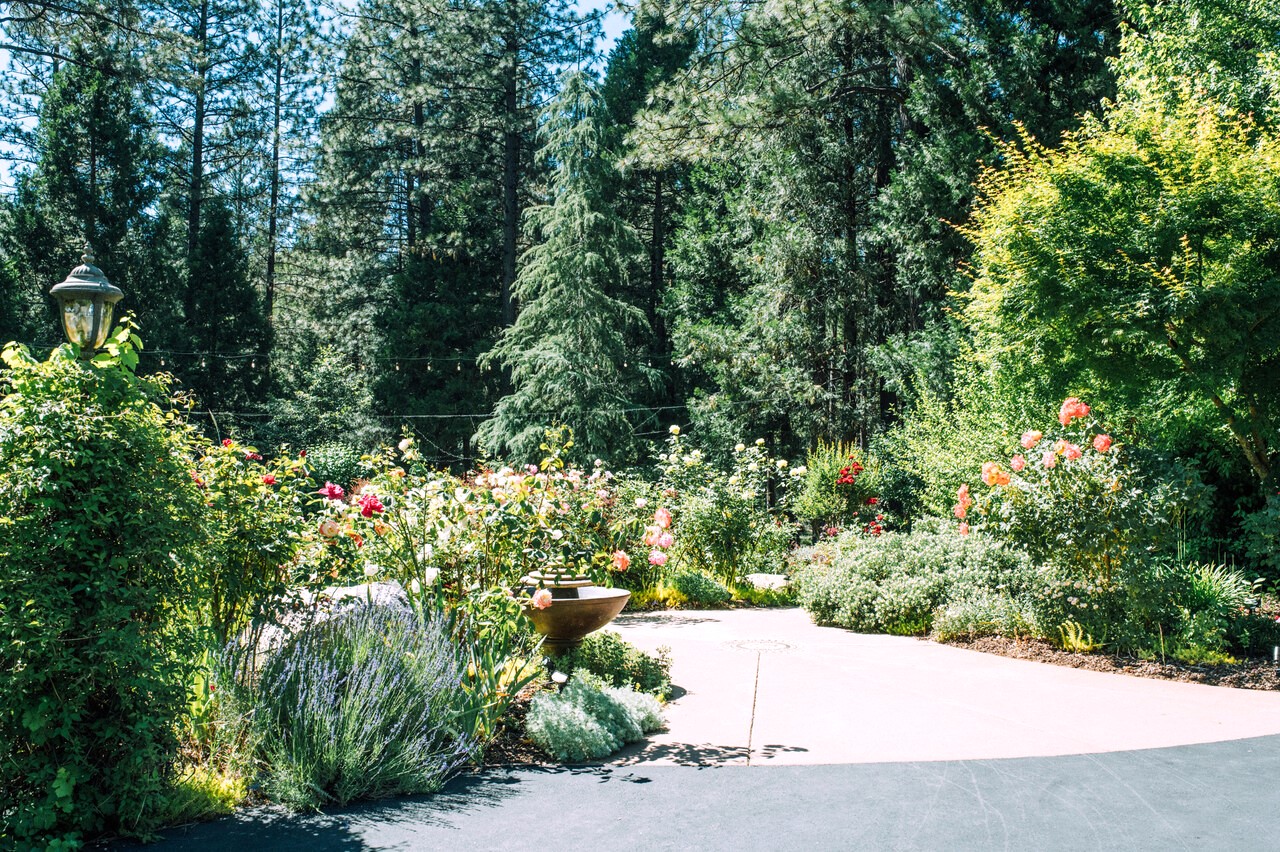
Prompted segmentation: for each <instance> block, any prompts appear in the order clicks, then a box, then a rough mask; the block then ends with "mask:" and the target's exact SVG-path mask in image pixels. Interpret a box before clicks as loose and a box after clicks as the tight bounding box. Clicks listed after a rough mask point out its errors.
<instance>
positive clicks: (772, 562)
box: [658, 427, 805, 585]
mask: <svg viewBox="0 0 1280 852" xmlns="http://www.w3.org/2000/svg"><path fill="white" fill-rule="evenodd" d="M731 465H732V466H731V468H730V469H729V470H728V471H725V470H722V469H720V468H719V467H717V466H716V465H714V464H712V463H711V462H710V461H709V460H708V459H707V458H706V456H704V455H703V453H702V451H700V450H697V449H690V448H687V447H686V446H685V445H684V442H683V440H682V439H681V436H680V431H679V429H678V428H677V427H672V430H671V434H670V436H669V437H668V439H667V445H666V448H665V452H663V453H661V454H660V455H659V470H660V473H661V476H660V478H659V482H658V487H659V488H660V489H661V493H662V496H663V499H664V500H666V501H668V502H669V504H670V507H671V512H672V517H673V521H672V530H673V532H674V534H675V541H674V545H675V546H674V547H673V548H672V551H671V556H672V560H673V565H672V568H673V570H674V569H677V568H680V567H685V568H693V569H696V570H699V571H703V572H705V573H707V574H709V575H711V576H715V577H720V578H721V579H723V580H724V581H725V582H726V583H727V584H729V585H734V584H738V583H740V582H742V581H743V579H744V578H745V577H746V575H747V574H750V573H753V572H758V571H759V572H780V571H781V570H782V566H783V563H784V561H785V558H786V553H787V550H788V548H789V547H790V544H791V541H792V539H793V538H794V536H795V526H794V524H792V523H791V522H790V521H789V520H787V519H786V517H785V515H784V513H783V511H782V509H784V508H785V506H786V501H787V495H786V490H787V487H788V484H789V483H790V482H792V481H795V480H798V479H800V478H801V477H803V476H804V475H805V470H804V468H802V467H801V468H791V467H790V465H789V464H788V462H787V461H786V460H785V459H775V458H773V457H772V456H771V455H770V454H769V451H768V450H767V449H766V448H765V445H764V440H763V439H760V440H757V441H756V442H755V443H753V444H752V445H750V446H748V445H746V444H741V443H740V444H738V445H737V446H735V447H734V452H733V457H732V462H731Z"/></svg>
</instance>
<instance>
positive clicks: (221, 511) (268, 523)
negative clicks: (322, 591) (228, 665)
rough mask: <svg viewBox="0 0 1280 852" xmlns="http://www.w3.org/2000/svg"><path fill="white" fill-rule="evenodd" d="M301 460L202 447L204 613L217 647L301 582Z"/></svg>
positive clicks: (197, 474)
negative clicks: (206, 538)
mask: <svg viewBox="0 0 1280 852" xmlns="http://www.w3.org/2000/svg"><path fill="white" fill-rule="evenodd" d="M304 461H305V460H304V458H302V457H298V458H289V457H280V458H276V459H273V460H271V461H269V462H268V461H264V460H263V458H262V456H261V455H260V454H259V453H258V451H257V450H256V449H255V448H253V447H249V446H244V445H242V444H239V443H237V442H235V441H233V440H231V439H226V440H224V441H222V442H221V444H217V445H214V446H211V447H208V448H206V449H205V450H204V452H203V454H202V455H201V456H200V458H199V459H198V460H197V461H196V464H195V467H194V469H193V470H192V472H191V478H192V481H193V482H194V483H195V485H196V487H197V488H198V489H200V492H201V494H202V496H203V497H204V500H205V518H206V520H207V522H208V526H209V532H210V537H209V544H208V546H207V547H205V548H204V549H203V550H202V551H201V558H200V577H201V582H200V595H199V598H198V599H199V602H200V616H201V622H202V624H203V625H204V626H205V627H206V628H207V629H208V630H209V631H210V632H211V634H212V639H213V644H214V645H215V647H222V646H223V645H225V644H226V643H227V642H228V641H229V640H230V639H231V637H232V636H233V635H234V634H235V633H236V632H237V631H238V630H240V629H241V628H243V627H244V626H245V625H246V624H248V623H249V622H250V621H251V620H255V619H259V620H260V619H262V618H263V617H264V616H268V615H269V612H268V608H269V607H270V605H271V604H272V602H279V601H280V600H282V599H283V598H284V597H285V596H286V595H287V594H288V593H289V591H290V590H291V589H293V588H295V587H296V586H297V584H298V582H299V581H300V580H302V579H303V578H301V577H299V576H297V574H298V569H299V562H298V559H297V557H298V553H299V550H300V549H301V548H302V547H303V546H304V544H305V539H304V530H305V529H306V527H307V526H308V523H307V521H306V519H305V515H304V508H305V497H304V495H305V494H306V493H307V492H308V491H310V490H311V488H312V487H313V486H312V482H311V479H310V477H309V476H308V475H307V471H306V467H305V464H304Z"/></svg>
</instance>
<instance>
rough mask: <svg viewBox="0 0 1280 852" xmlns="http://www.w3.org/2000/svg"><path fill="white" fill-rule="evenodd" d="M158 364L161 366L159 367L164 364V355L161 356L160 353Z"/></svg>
mask: <svg viewBox="0 0 1280 852" xmlns="http://www.w3.org/2000/svg"><path fill="white" fill-rule="evenodd" d="M160 366H161V367H163V366H164V356H163V355H161V356H160Z"/></svg>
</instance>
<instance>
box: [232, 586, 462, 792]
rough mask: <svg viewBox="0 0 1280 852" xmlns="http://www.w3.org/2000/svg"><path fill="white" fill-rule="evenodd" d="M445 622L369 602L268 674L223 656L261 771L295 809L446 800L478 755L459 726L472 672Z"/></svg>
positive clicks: (280, 654) (293, 644) (333, 620)
mask: <svg viewBox="0 0 1280 852" xmlns="http://www.w3.org/2000/svg"><path fill="white" fill-rule="evenodd" d="M450 632H451V631H450V625H449V624H448V623H447V621H446V619H445V618H443V617H442V616H439V615H437V614H433V613H430V612H427V613H425V614H424V613H421V612H415V611H414V610H412V609H410V608H409V607H406V606H401V605H382V604H373V603H368V602H359V603H356V604H353V605H350V606H348V607H345V608H344V609H342V610H340V611H339V612H337V613H335V614H332V615H330V616H328V617H327V618H325V619H324V620H322V621H319V622H318V623H315V624H313V625H311V626H309V627H307V628H306V629H303V630H301V631H299V632H298V633H296V634H295V635H294V636H293V637H292V638H291V639H290V640H289V641H287V642H286V643H285V644H284V645H283V646H282V647H281V648H280V649H279V650H278V651H276V652H275V653H274V654H272V655H271V656H270V657H269V658H268V659H267V661H266V663H265V664H264V665H263V667H262V670H261V671H260V672H257V673H254V672H253V671H252V669H251V667H249V666H248V665H247V664H246V661H247V659H249V655H248V654H247V653H246V651H245V649H242V648H237V647H232V648H230V649H229V650H228V652H227V653H226V654H225V655H224V666H223V668H224V672H225V673H226V674H224V677H223V679H224V681H225V682H226V685H227V687H228V689H229V691H230V692H231V693H232V695H231V696H229V698H230V699H231V701H232V703H233V704H234V705H236V706H237V707H238V709H239V711H240V714H241V716H242V718H243V720H244V722H243V725H244V730H245V733H246V735H247V737H248V740H249V743H250V745H251V747H252V750H253V751H254V752H255V753H256V755H257V757H258V759H259V761H260V763H261V766H262V768H263V778H262V786H263V789H264V791H265V792H266V793H267V794H268V795H270V796H271V797H272V798H274V799H277V800H278V801H280V802H282V803H283V804H285V805H288V806H289V807H292V808H295V809H300V810H304V809H311V808H319V807H320V806H322V805H344V804H346V803H348V802H350V801H352V800H354V799H361V798H381V797H385V796H392V795H400V794H407V793H426V792H434V791H436V790H438V789H439V788H440V787H441V786H442V785H443V784H444V782H445V781H446V780H447V779H448V777H449V776H450V774H451V773H452V772H453V771H454V770H456V769H457V768H458V767H459V766H460V765H461V764H463V763H465V762H466V761H467V760H468V759H469V758H470V757H471V756H472V754H473V753H474V751H475V749H476V748H477V742H476V740H475V739H474V738H473V737H472V736H471V735H470V733H469V732H466V731H464V730H462V729H460V728H459V726H458V725H457V710H458V708H459V707H461V706H463V705H464V704H465V703H466V702H467V700H468V699H467V697H466V696H465V695H464V687H463V680H464V678H465V676H466V667H465V665H464V664H463V663H462V662H461V657H460V655H459V652H458V650H457V649H456V646H455V645H454V644H453V642H452V640H451V638H450Z"/></svg>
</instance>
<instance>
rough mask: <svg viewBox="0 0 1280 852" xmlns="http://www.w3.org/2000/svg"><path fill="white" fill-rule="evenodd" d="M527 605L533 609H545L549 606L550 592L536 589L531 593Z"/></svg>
mask: <svg viewBox="0 0 1280 852" xmlns="http://www.w3.org/2000/svg"><path fill="white" fill-rule="evenodd" d="M529 604H530V605H531V606H532V607H533V608H534V609H546V608H547V607H549V606H551V590H550V589H538V591H536V592H534V593H533V597H532V598H531V599H530V600H529Z"/></svg>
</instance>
